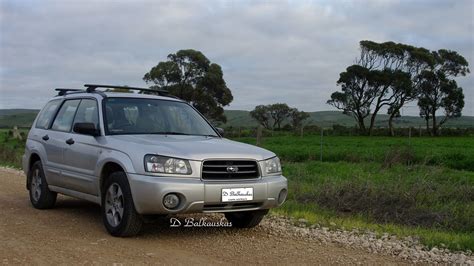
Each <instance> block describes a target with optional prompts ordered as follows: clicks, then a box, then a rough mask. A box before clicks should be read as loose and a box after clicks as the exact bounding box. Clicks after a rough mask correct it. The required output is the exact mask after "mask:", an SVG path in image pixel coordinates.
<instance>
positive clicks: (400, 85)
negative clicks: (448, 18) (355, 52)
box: [357, 41, 436, 136]
mask: <svg viewBox="0 0 474 266" xmlns="http://www.w3.org/2000/svg"><path fill="white" fill-rule="evenodd" d="M360 46H361V56H360V58H359V59H358V60H357V63H358V64H360V65H362V66H365V67H367V68H368V69H370V70H375V69H378V70H382V71H387V70H389V71H391V72H392V74H393V75H391V76H390V77H388V78H389V79H391V80H390V81H389V83H386V85H388V86H386V87H381V91H380V93H379V95H380V96H381V97H382V98H381V101H376V102H375V107H374V115H372V118H373V119H375V115H376V112H377V111H378V110H380V108H378V106H377V104H378V103H380V105H382V106H387V107H388V108H387V113H388V114H389V119H388V126H389V131H390V134H391V135H392V136H393V135H394V129H393V119H394V118H395V117H397V116H399V115H400V109H401V108H402V107H403V106H404V105H405V104H406V103H408V102H411V101H413V100H415V99H416V96H417V92H418V85H419V84H417V83H416V81H417V80H418V78H417V77H418V75H419V73H420V72H421V71H423V70H426V69H428V68H430V67H432V66H433V65H434V64H435V61H436V60H435V58H434V56H433V55H432V53H431V52H430V51H429V50H428V49H425V48H422V47H414V46H411V45H407V44H402V43H394V42H384V43H376V42H372V41H361V42H360ZM371 121H372V120H371Z"/></svg>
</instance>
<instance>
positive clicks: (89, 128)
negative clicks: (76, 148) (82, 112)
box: [73, 123, 100, 137]
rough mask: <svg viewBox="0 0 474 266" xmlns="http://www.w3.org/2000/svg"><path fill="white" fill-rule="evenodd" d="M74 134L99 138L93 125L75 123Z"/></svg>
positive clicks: (98, 132) (97, 130)
mask: <svg viewBox="0 0 474 266" xmlns="http://www.w3.org/2000/svg"><path fill="white" fill-rule="evenodd" d="M73 130H74V132H76V133H79V134H84V135H90V136H94V137H95V136H100V131H99V129H97V128H96V127H95V125H94V124H93V123H75V124H74V128H73Z"/></svg>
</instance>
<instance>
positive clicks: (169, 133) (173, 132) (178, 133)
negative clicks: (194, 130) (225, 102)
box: [152, 131, 218, 138]
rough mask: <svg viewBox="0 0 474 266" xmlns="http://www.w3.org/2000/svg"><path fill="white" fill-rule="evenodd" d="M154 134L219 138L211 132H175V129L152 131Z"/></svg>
mask: <svg viewBox="0 0 474 266" xmlns="http://www.w3.org/2000/svg"><path fill="white" fill-rule="evenodd" d="M152 134H157V135H183V136H202V137H212V138H217V137H218V136H216V135H210V134H189V133H183V132H175V131H163V132H154V133H152Z"/></svg>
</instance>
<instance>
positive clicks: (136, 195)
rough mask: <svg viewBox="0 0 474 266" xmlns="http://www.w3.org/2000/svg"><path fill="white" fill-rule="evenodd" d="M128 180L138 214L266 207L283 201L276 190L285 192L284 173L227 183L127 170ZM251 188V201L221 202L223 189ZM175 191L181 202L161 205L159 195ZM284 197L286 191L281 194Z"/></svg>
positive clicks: (247, 209)
mask: <svg viewBox="0 0 474 266" xmlns="http://www.w3.org/2000/svg"><path fill="white" fill-rule="evenodd" d="M127 175H128V180H129V183H130V188H131V192H132V197H133V200H134V204H135V208H136V210H137V212H138V213H140V214H170V213H198V212H232V211H251V210H260V209H270V208H274V207H278V206H280V205H281V204H282V203H283V201H284V200H283V201H282V200H281V198H280V202H279V196H280V192H282V190H284V192H285V193H286V192H287V191H288V182H287V180H286V178H285V177H284V176H281V175H279V176H269V177H262V178H259V179H255V180H238V181H237V180H232V181H227V182H224V181H222V182H218V181H212V182H211V181H203V180H201V179H196V178H181V177H156V176H147V175H139V174H131V173H128V174H127ZM242 187H251V188H253V200H252V201H245V202H231V203H230V202H222V201H221V193H222V192H221V190H222V189H223V188H242ZM168 193H176V194H178V195H179V197H180V199H181V204H180V205H179V206H178V207H177V208H176V209H173V210H169V209H167V208H165V206H163V197H164V196H165V195H166V194H168ZM285 198H286V194H285Z"/></svg>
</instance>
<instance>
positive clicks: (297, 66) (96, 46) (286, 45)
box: [0, 0, 474, 115]
mask: <svg viewBox="0 0 474 266" xmlns="http://www.w3.org/2000/svg"><path fill="white" fill-rule="evenodd" d="M0 3H1V9H0V29H1V31H0V92H1V95H0V108H40V107H42V106H43V105H44V104H45V102H46V101H47V100H48V99H49V98H50V97H51V96H53V95H54V94H53V90H52V89H53V88H55V87H81V86H82V85H83V84H84V83H108V84H116V85H129V86H145V85H146V84H145V83H144V82H143V81H142V77H143V75H144V73H146V72H147V71H148V70H149V69H150V68H151V67H152V66H154V65H156V64H157V63H158V62H159V61H163V60H165V59H166V56H167V55H168V54H170V53H174V52H176V51H178V50H180V49H189V48H191V49H196V50H200V51H202V52H203V53H204V54H205V55H206V56H207V57H208V58H209V59H210V60H211V61H212V62H215V63H218V64H219V65H221V66H222V68H223V71H224V78H225V80H226V82H227V84H228V86H229V88H230V89H231V90H232V93H233V95H234V101H233V102H232V103H231V105H230V106H228V107H227V109H245V110H251V109H253V107H255V105H258V104H269V103H275V102H286V103H288V104H289V105H290V106H294V107H298V108H300V109H302V110H304V111H320V110H332V108H331V106H329V105H327V104H326V101H327V99H328V98H329V96H330V94H331V92H333V91H334V90H336V89H338V88H337V87H336V81H337V79H338V76H339V73H340V72H341V71H343V70H344V69H345V68H346V67H347V66H348V65H350V64H352V63H353V62H354V59H355V58H356V56H357V55H358V53H359V50H358V42H359V41H360V40H364V39H368V40H373V41H378V42H382V41H395V42H402V43H407V44H411V45H415V46H423V47H426V48H428V49H432V50H435V49H440V48H446V49H451V50H455V51H458V52H459V53H460V54H462V55H463V56H465V57H466V59H467V60H468V62H469V64H470V65H471V71H472V72H474V67H472V65H473V64H474V18H473V17H474V1H469V0H466V1H462V0H453V1H436V0H426V1H381V0H373V1H360V0H357V1H356V0H354V1H333V0H327V1H160V2H159V1H131V0H130V1H84V0H80V1H79V0H70V1H66V0H62V1H23V0H11V1H6V0H0ZM457 81H458V83H459V84H460V86H462V87H463V88H464V93H465V101H466V107H465V109H464V112H463V113H464V114H465V115H474V73H472V74H470V75H469V76H467V77H464V78H458V79H457ZM410 106H416V104H415V103H411V104H410ZM404 113H405V114H415V115H416V114H417V113H418V112H417V108H416V107H408V108H406V109H405V110H404Z"/></svg>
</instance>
